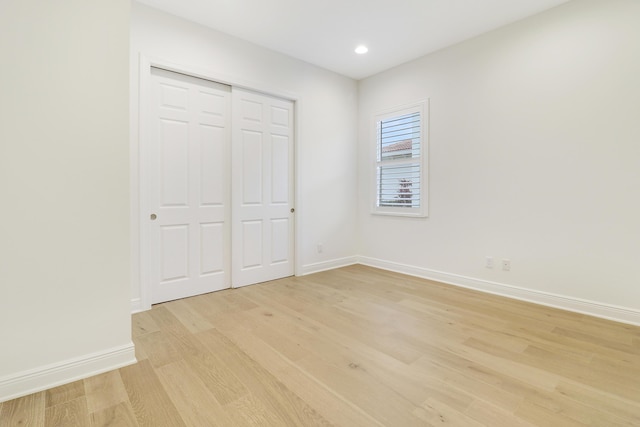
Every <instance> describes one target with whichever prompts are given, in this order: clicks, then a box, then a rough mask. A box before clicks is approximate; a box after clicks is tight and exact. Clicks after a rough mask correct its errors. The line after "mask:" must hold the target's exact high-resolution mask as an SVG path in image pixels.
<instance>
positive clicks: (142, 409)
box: [120, 360, 186, 427]
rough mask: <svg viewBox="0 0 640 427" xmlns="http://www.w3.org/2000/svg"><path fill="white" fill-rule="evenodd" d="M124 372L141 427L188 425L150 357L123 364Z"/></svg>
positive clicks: (134, 410) (124, 379)
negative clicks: (149, 359) (158, 375)
mask: <svg viewBox="0 0 640 427" xmlns="http://www.w3.org/2000/svg"><path fill="white" fill-rule="evenodd" d="M120 375H121V376H122V382H123V383H124V386H125V389H126V390H127V395H128V396H129V402H130V403H131V407H132V408H133V412H134V414H135V415H136V420H137V421H138V424H139V425H140V426H141V427H146V426H148V427H163V426H166V427H180V426H186V424H185V423H184V421H183V420H182V418H181V416H180V413H179V412H178V410H177V409H176V407H175V405H174V404H173V402H172V401H171V399H170V398H169V396H167V393H166V392H165V390H164V388H163V387H162V384H161V383H160V380H158V377H157V375H156V373H155V371H154V369H153V366H152V365H151V363H150V362H149V361H146V360H143V361H140V362H138V363H137V364H135V365H132V366H127V367H125V368H121V369H120Z"/></svg>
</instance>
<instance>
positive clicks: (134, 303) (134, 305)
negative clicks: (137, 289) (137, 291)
mask: <svg viewBox="0 0 640 427" xmlns="http://www.w3.org/2000/svg"><path fill="white" fill-rule="evenodd" d="M141 311H145V309H143V308H142V300H141V299H140V298H132V299H131V314H134V313H140V312H141Z"/></svg>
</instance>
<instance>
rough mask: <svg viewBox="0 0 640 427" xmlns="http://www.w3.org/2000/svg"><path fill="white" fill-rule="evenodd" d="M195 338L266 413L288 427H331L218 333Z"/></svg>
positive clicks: (200, 335)
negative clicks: (274, 415)
mask: <svg viewBox="0 0 640 427" xmlns="http://www.w3.org/2000/svg"><path fill="white" fill-rule="evenodd" d="M198 337H199V338H200V339H201V340H202V341H203V343H205V345H206V346H207V347H208V348H209V349H210V350H211V351H212V352H215V354H216V356H217V357H219V358H220V360H222V361H223V363H225V365H227V366H229V367H231V368H232V369H233V371H234V372H235V373H236V375H237V376H238V378H239V379H240V381H242V383H243V384H244V385H245V386H246V387H247V388H248V389H250V390H251V395H253V396H255V397H257V398H258V399H261V400H262V401H263V402H264V403H265V405H267V406H268V409H269V410H272V411H273V412H274V413H276V414H277V416H278V417H279V418H280V419H282V420H284V421H285V422H286V424H287V425H291V426H296V425H304V426H315V425H318V426H326V425H330V423H328V422H327V421H326V420H325V419H324V418H323V417H322V416H320V415H319V414H318V413H317V412H316V411H315V410H314V409H313V408H312V407H310V406H309V405H308V404H307V403H305V402H304V401H302V399H300V398H299V397H298V396H297V395H295V393H293V392H291V390H289V389H288V388H287V387H286V386H285V385H284V384H283V383H282V382H280V381H278V380H277V379H276V378H275V377H274V376H273V375H272V374H270V373H269V372H268V371H267V370H266V369H264V368H263V367H262V366H260V365H259V364H258V363H257V362H256V361H255V360H253V359H251V358H250V357H249V356H248V355H247V354H246V353H244V352H243V351H242V350H241V349H240V348H239V347H238V346H237V345H235V344H234V343H233V342H232V341H231V340H229V339H228V338H227V337H225V336H224V335H222V334H221V333H220V332H218V331H217V330H215V329H212V330H209V331H205V332H201V333H199V334H198Z"/></svg>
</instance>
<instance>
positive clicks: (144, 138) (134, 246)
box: [130, 54, 303, 312]
mask: <svg viewBox="0 0 640 427" xmlns="http://www.w3.org/2000/svg"><path fill="white" fill-rule="evenodd" d="M138 63H139V68H138V88H139V90H138V93H137V94H136V95H137V96H136V99H134V102H132V107H133V108H136V107H137V114H135V113H134V116H135V117H134V118H133V119H132V133H131V136H132V137H131V150H130V153H131V162H130V176H131V178H130V191H131V198H130V200H131V221H130V226H131V263H132V282H133V283H132V287H135V286H137V287H138V288H139V290H140V297H139V298H135V299H132V301H131V308H132V311H133V312H138V311H144V310H149V309H150V308H151V284H150V280H149V271H148V266H149V254H147V253H145V248H146V247H147V246H145V245H147V244H148V243H149V242H148V241H147V233H146V225H147V224H148V221H146V219H147V218H148V217H149V215H150V214H151V211H150V207H149V200H148V199H147V196H146V194H145V191H144V190H145V189H148V188H149V182H148V179H147V177H148V174H147V173H146V172H147V171H146V170H145V168H146V165H145V164H144V163H143V162H142V159H145V158H147V155H148V150H149V142H148V135H149V133H150V132H149V129H145V126H148V125H149V123H150V120H148V119H149V117H148V116H147V114H149V109H148V108H145V107H146V104H145V102H146V100H148V99H149V96H150V91H151V90H152V86H151V68H152V67H155V68H162V69H164V70H168V71H173V72H176V73H180V74H186V75H189V76H193V77H198V78H201V79H205V80H211V81H214V82H218V83H222V84H226V85H229V86H232V87H234V86H235V87H239V88H243V89H248V90H252V91H255V92H261V93H264V94H265V95H271V96H275V97H278V98H284V99H288V100H290V101H293V103H294V117H295V120H294V134H295V141H294V191H295V200H296V201H299V200H301V199H300V193H299V192H300V182H299V174H298V167H299V164H300V162H299V160H300V154H299V152H300V150H299V141H300V138H301V135H300V126H299V123H300V118H301V114H302V111H301V100H300V97H299V96H297V95H296V94H294V93H292V92H289V91H285V90H280V89H274V88H272V87H268V86H265V85H263V84H260V83H256V82H252V81H247V80H243V79H239V78H236V77H233V76H228V75H224V74H221V73H218V72H215V71H213V70H208V69H202V68H198V67H193V66H189V65H184V64H177V63H174V62H171V61H167V60H165V59H161V58H154V57H150V56H146V55H144V54H140V56H139V61H138ZM135 119H137V122H136V120H135ZM302 222H303V221H302V220H301V215H300V210H299V209H298V207H297V206H296V220H295V244H294V260H295V263H294V265H295V267H294V272H295V275H296V276H298V275H299V274H300V272H301V271H302V264H301V259H300V256H299V250H298V248H300V247H301V244H300V239H301V230H302V228H301V224H302Z"/></svg>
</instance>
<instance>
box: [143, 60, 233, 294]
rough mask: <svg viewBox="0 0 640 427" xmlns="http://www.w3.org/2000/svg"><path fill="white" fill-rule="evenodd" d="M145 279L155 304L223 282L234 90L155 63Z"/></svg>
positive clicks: (227, 268)
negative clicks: (146, 274) (162, 68)
mask: <svg viewBox="0 0 640 427" xmlns="http://www.w3.org/2000/svg"><path fill="white" fill-rule="evenodd" d="M151 82H152V89H151V94H150V95H151V100H150V101H151V102H150V103H149V108H151V111H150V116H149V117H150V119H149V120H150V123H149V124H148V126H149V128H148V129H147V131H148V132H149V136H150V137H149V143H148V145H149V147H148V148H147V151H146V155H147V156H148V157H149V158H148V159H147V163H146V164H147V165H148V174H147V175H148V176H147V179H148V187H149V191H148V206H149V208H150V212H149V213H146V212H145V216H146V215H148V217H147V218H143V221H145V222H146V225H147V226H148V227H147V230H148V236H147V241H148V248H147V250H148V253H149V255H148V256H149V280H150V282H151V295H152V297H151V301H152V303H158V302H163V301H169V300H173V299H178V298H185V297H188V296H192V295H197V294H202V293H206V292H211V291H215V290H220V289H224V288H228V287H229V286H230V284H231V275H230V263H231V257H230V250H229V248H230V247H231V241H230V234H231V233H230V228H231V224H230V194H229V190H230V183H229V179H230V170H229V159H230V156H231V153H230V142H231V132H230V120H231V88H230V87H229V86H225V85H222V84H218V83H214V82H210V81H208V80H202V79H198V78H195V77H190V76H185V75H182V74H178V73H173V72H170V71H165V70H161V69H157V68H152V72H151Z"/></svg>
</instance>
